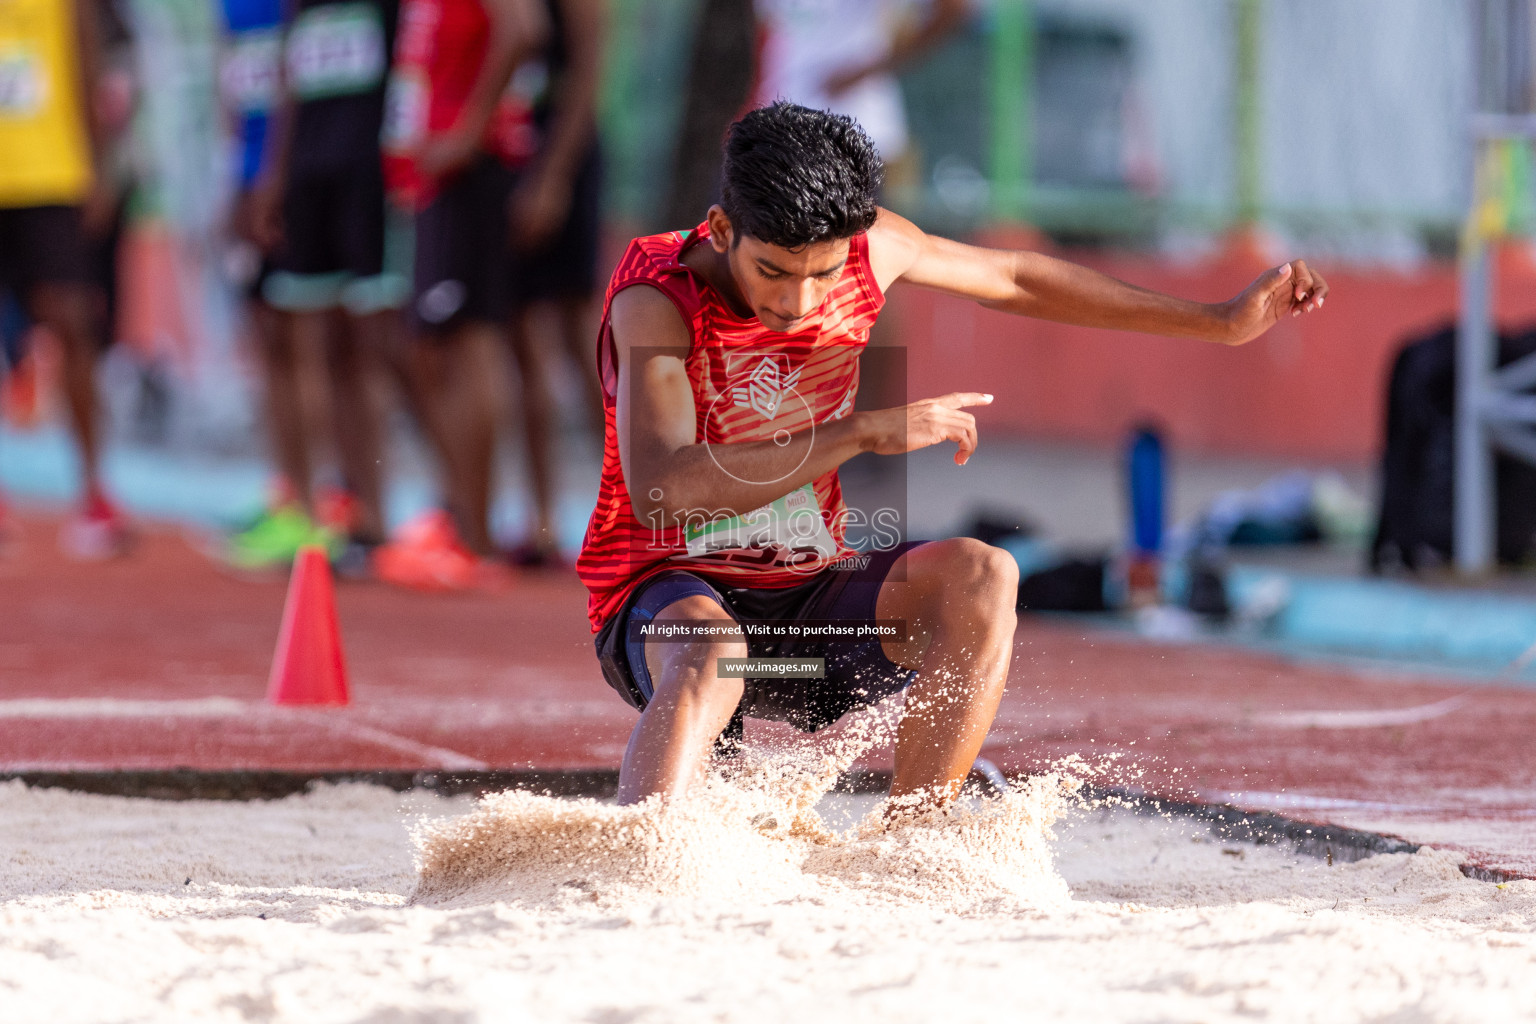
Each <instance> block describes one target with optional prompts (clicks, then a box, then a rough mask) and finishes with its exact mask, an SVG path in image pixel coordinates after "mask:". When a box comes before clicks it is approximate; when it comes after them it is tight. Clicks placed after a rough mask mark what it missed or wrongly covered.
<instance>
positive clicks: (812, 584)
mask: <svg viewBox="0 0 1536 1024" xmlns="http://www.w3.org/2000/svg"><path fill="white" fill-rule="evenodd" d="M921 543H923V542H922V541H913V542H909V543H905V544H901V545H898V546H897V547H895V548H893V549H891V550H889V551H877V552H873V553H871V554H870V555H869V558H868V561H867V562H866V563H865V564H864V565H863V566H862V567H860V568H858V569H855V570H843V569H839V568H832V569H825V570H823V571H821V572H820V573H818V574H816V575H815V576H813V577H811V578H810V579H809V580H807V581H806V582H805V583H801V584H797V585H795V586H792V587H783V588H777V589H766V588H764V589H755V588H749V587H723V586H719V585H717V584H715V583H712V582H710V581H709V580H707V579H705V578H704V577H703V576H700V575H698V574H696V573H690V572H684V571H682V570H674V571H669V572H662V573H658V574H657V575H655V576H653V577H651V578H650V579H648V580H646V581H645V582H644V583H642V584H641V585H640V586H638V587H636V588H635V592H634V593H633V594H631V595H630V596H629V600H627V601H626V602H625V603H624V607H623V608H621V609H620V610H619V612H618V614H616V615H614V616H613V618H611V619H609V620H608V622H607V623H605V624H604V625H603V628H602V630H601V631H599V632H598V634H597V637H596V639H595V644H596V647H597V657H598V662H599V664H600V665H601V666H602V669H603V678H604V679H606V680H607V681H608V685H609V686H612V687H613V688H614V689H615V690H617V691H618V693H619V696H621V697H623V698H624V700H625V701H626V702H627V703H628V704H629V705H630V706H631V707H634V708H637V709H639V710H642V711H643V710H644V709H645V705H646V704H647V703H648V702H649V701H650V699H651V695H652V693H653V692H654V687H653V686H652V683H651V678H650V673H649V671H648V670H647V668H646V664H645V644H646V643H648V642H649V643H661V642H665V641H658V640H650V641H646V640H644V639H641V638H640V637H638V636H637V635H636V631H637V628H638V626H639V625H640V624H641V623H642V622H645V621H649V620H650V619H652V618H654V617H655V616H656V614H657V613H658V612H660V611H661V610H662V609H663V608H665V607H667V606H668V605H670V604H672V603H673V602H675V601H677V600H679V599H680V598H683V597H687V596H689V595H694V594H697V595H700V596H703V597H707V598H710V599H711V600H713V601H714V602H715V603H717V604H719V605H720V607H721V608H723V609H725V611H726V612H727V613H728V614H729V615H730V616H731V617H732V618H733V619H735V620H736V621H737V622H743V621H747V622H751V621H766V622H794V621H798V620H806V619H822V620H838V621H844V622H873V621H874V619H875V603H876V600H877V599H878V597H879V595H880V586H881V584H882V583H884V582H885V578H886V576H887V575H889V573H890V571H891V566H892V565H893V564H895V562H896V559H897V558H899V557H900V556H901V555H902V554H903V553H904V552H906V551H907V550H909V549H911V548H914V547H917V546H918V545H919V544H921ZM747 655H748V657H752V658H825V659H826V677H825V678H822V679H752V678H749V679H747V680H745V684H746V688H745V691H744V693H743V694H742V700H741V708H740V710H739V712H738V713H739V714H743V715H745V716H746V717H748V718H765V719H769V720H771V721H776V722H788V723H789V724H791V725H793V726H795V727H796V728H797V729H801V730H803V731H806V732H814V731H816V730H817V729H821V728H823V727H825V726H828V725H831V724H832V723H833V722H835V721H837V720H838V719H839V718H841V717H843V716H844V715H846V714H847V713H848V712H850V711H853V710H855V709H857V708H862V707H869V706H870V705H872V704H877V703H879V702H880V701H882V700H884V699H885V698H887V697H890V696H892V695H894V694H897V693H900V692H901V691H903V690H905V689H906V688H907V687H908V686H909V685H911V683H912V680H913V679H914V678H915V677H916V675H917V670H916V669H909V668H903V667H902V666H900V665H897V664H895V663H893V662H892V661H891V660H890V659H889V658H887V657H886V656H885V651H884V649H883V648H882V646H881V643H880V641H879V640H873V639H872V640H828V639H814V640H804V641H793V640H778V641H765V640H761V639H756V638H753V637H750V636H749V637H748V638H747Z"/></svg>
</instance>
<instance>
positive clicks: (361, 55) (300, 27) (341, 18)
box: [288, 3, 389, 100]
mask: <svg viewBox="0 0 1536 1024" xmlns="http://www.w3.org/2000/svg"><path fill="white" fill-rule="evenodd" d="M388 64H389V57H388V54H386V53H385V52H384V26H383V24H382V23H381V22H380V20H379V11H378V8H376V7H374V6H373V5H372V4H368V3H347V4H326V5H324V6H322V7H311V8H310V9H309V10H307V11H304V12H303V13H302V14H300V15H299V16H298V17H297V18H296V19H294V23H293V28H292V29H290V30H289V33H288V81H289V83H290V84H291V85H292V86H293V92H294V95H295V96H297V97H298V98H299V99H300V100H318V99H325V98H326V97H330V96H353V95H357V94H359V93H365V92H369V91H371V90H373V89H376V88H378V86H379V83H380V82H382V81H383V80H384V72H385V70H386V68H387V67H388Z"/></svg>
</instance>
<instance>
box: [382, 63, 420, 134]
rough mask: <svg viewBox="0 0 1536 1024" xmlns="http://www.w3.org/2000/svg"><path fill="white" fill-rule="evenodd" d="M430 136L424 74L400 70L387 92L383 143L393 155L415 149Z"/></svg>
mask: <svg viewBox="0 0 1536 1024" xmlns="http://www.w3.org/2000/svg"><path fill="white" fill-rule="evenodd" d="M426 134H427V83H426V80H425V77H424V76H423V75H422V74H421V72H419V71H417V70H415V69H408V68H400V67H398V65H397V67H396V70H395V71H394V72H393V73H392V74H390V76H389V85H388V86H387V87H386V88H385V90H384V127H383V129H382V130H381V131H380V133H379V140H380V142H382V143H383V146H384V148H385V149H386V150H388V151H389V152H392V153H406V152H410V151H411V150H414V149H415V148H416V147H417V146H418V145H419V144H420V143H421V140H422V139H423V138H425V137H426Z"/></svg>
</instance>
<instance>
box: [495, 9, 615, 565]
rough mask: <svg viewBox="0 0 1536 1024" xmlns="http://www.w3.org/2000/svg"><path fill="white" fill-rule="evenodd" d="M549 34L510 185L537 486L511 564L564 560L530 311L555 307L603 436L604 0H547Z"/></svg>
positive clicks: (544, 379)
mask: <svg viewBox="0 0 1536 1024" xmlns="http://www.w3.org/2000/svg"><path fill="white" fill-rule="evenodd" d="M546 7H547V9H548V14H549V24H550V34H549V42H548V44H547V45H546V46H545V48H544V54H543V57H542V59H541V60H539V61H534V62H530V63H529V64H528V65H525V67H524V68H522V69H519V71H518V77H519V78H522V77H523V76H524V74H525V73H527V74H528V76H529V78H530V79H531V83H530V84H532V85H533V86H534V88H533V90H531V91H532V109H533V123H534V127H535V130H536V131H537V132H538V138H539V148H538V152H537V154H536V155H535V156H534V158H533V159H532V161H531V162H530V163H529V164H528V166H527V167H525V168H524V169H523V170H522V172H521V174H520V175H519V180H518V183H517V187H516V189H515V190H514V191H513V194H512V204H511V211H510V212H511V217H512V225H511V228H512V235H511V242H512V268H511V279H510V280H511V291H510V298H511V309H510V319H509V320H508V336H509V339H510V341H511V348H512V354H513V357H514V359H515V360H516V362H517V367H518V370H519V376H520V379H521V383H522V399H523V401H522V413H523V434H524V441H525V445H526V455H527V460H528V470H529V482H530V483H531V484H532V488H533V494H532V496H533V522H532V529H531V530H530V531H529V533H528V535H527V537H526V538H525V539H524V540H523V542H522V543H521V544H519V545H518V546H516V547H514V548H513V549H512V551H511V552H510V556H511V559H512V561H513V562H514V564H517V565H522V566H530V567H531V566H545V565H552V564H557V563H558V561H559V549H558V543H557V542H558V538H557V536H556V533H555V514H554V503H555V492H556V487H555V474H554V447H555V437H554V434H553V428H554V427H555V421H556V412H555V405H554V396H553V395H552V394H551V392H550V379H549V375H550V370H551V365H550V355H551V353H550V352H548V351H546V348H545V346H544V345H541V344H540V343H539V340H538V339H537V338H535V337H534V334H533V330H532V328H533V321H534V315H535V314H538V313H543V312H548V313H549V314H551V315H552V320H553V323H554V326H555V332H556V335H557V338H558V348H559V350H563V351H564V353H565V355H566V357H567V358H568V359H569V360H571V362H573V363H574V364H575V365H576V366H577V367H578V368H579V370H580V380H581V385H582V395H581V397H582V400H583V402H584V405H585V409H584V412H585V413H586V419H587V423H588V425H589V428H590V429H591V431H592V433H593V435H594V436H596V437H601V436H602V430H603V426H602V424H603V406H602V385H601V383H600V382H599V381H598V378H597V360H596V359H595V358H594V357H593V353H592V335H593V333H594V331H595V329H596V324H595V323H594V322H593V318H592V311H593V298H594V294H595V292H596V288H597V249H598V244H599V241H600V238H599V236H600V234H601V232H602V216H601V199H602V197H601V191H602V156H601V153H600V151H599V146H598V137H597V92H598V86H599V79H600V74H601V65H602V55H603V34H604V33H603V19H602V14H603V11H602V4H601V2H600V0H546Z"/></svg>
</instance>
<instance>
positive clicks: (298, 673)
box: [267, 545, 350, 704]
mask: <svg viewBox="0 0 1536 1024" xmlns="http://www.w3.org/2000/svg"><path fill="white" fill-rule="evenodd" d="M349 700H350V697H349V696H348V693H347V664H346V659H345V658H344V657H343V656H342V653H341V630H340V629H339V628H338V627H337V625H336V595H335V593H334V592H333V591H332V589H331V565H330V563H329V562H327V561H326V559H325V550H324V549H323V548H321V547H319V546H317V545H311V546H309V547H305V548H301V549H300V550H299V555H298V557H297V558H295V559H294V561H293V576H292V577H290V578H289V580H288V599H287V601H286V602H285V603H284V605H283V626H282V630H281V631H280V632H279V633H278V635H277V654H276V655H275V656H274V657H273V659H272V675H271V677H270V678H268V680H267V702H268V703H270V704H346V703H347V702H348V701H349Z"/></svg>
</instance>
